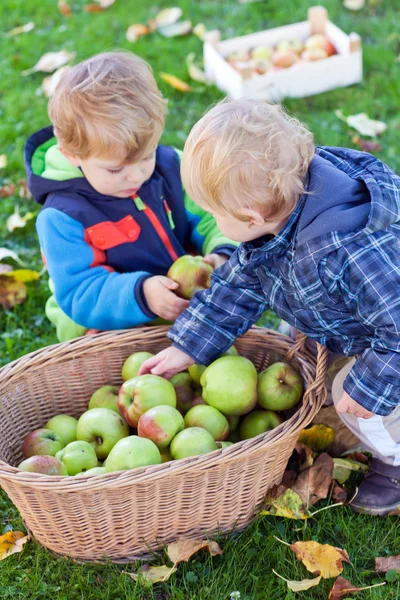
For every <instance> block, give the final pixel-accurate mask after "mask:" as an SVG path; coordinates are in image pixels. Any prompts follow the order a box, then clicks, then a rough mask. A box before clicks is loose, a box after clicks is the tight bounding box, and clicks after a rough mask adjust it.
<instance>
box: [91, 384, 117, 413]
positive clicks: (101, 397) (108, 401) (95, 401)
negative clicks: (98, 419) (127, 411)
mask: <svg viewBox="0 0 400 600" xmlns="http://www.w3.org/2000/svg"><path fill="white" fill-rule="evenodd" d="M117 403H118V387H117V386H116V385H103V386H102V387H101V388H99V389H98V390H96V391H95V392H94V394H92V396H91V398H90V400H89V406H88V410H91V409H92V408H109V409H110V410H113V411H115V412H119V411H118V406H117Z"/></svg>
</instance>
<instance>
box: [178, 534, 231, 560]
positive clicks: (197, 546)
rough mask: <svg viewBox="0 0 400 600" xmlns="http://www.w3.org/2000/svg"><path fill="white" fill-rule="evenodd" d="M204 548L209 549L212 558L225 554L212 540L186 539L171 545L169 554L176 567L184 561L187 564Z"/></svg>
mask: <svg viewBox="0 0 400 600" xmlns="http://www.w3.org/2000/svg"><path fill="white" fill-rule="evenodd" d="M202 548H207V549H208V550H209V551H210V554H211V556H216V555H217V554H222V553H223V550H222V549H221V548H220V546H219V545H218V544H217V542H213V541H210V540H187V539H185V538H180V539H179V540H178V541H177V542H174V543H173V544H169V546H168V547H167V553H168V556H169V557H170V559H171V560H172V562H173V563H174V566H175V565H177V564H178V563H180V562H182V561H184V562H187V561H188V560H189V558H190V557H191V556H193V554H194V553H195V552H197V551H198V550H201V549H202Z"/></svg>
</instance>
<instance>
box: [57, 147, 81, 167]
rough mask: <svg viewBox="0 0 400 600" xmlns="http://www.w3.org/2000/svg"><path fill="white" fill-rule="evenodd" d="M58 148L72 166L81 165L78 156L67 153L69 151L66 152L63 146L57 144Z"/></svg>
mask: <svg viewBox="0 0 400 600" xmlns="http://www.w3.org/2000/svg"><path fill="white" fill-rule="evenodd" d="M58 149H59V150H60V152H61V154H63V155H64V156H65V158H68V160H69V162H70V163H71V164H72V165H73V166H74V167H80V166H81V159H80V158H79V156H75V155H74V154H69V152H66V151H65V150H64V148H62V147H61V146H59V147H58Z"/></svg>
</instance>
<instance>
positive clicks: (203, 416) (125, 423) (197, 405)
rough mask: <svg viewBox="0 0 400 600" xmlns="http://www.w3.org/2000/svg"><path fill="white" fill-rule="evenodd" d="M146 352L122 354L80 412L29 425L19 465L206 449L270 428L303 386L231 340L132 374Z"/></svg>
mask: <svg viewBox="0 0 400 600" xmlns="http://www.w3.org/2000/svg"><path fill="white" fill-rule="evenodd" d="M150 356H153V355H152V354H151V353H149V352H135V353H134V354H132V355H131V356H129V357H128V358H127V359H126V361H125V362H124V364H123V367H122V379H123V381H124V383H123V384H122V386H121V387H120V388H119V389H118V387H116V386H113V385H105V386H103V387H101V388H100V389H98V390H96V391H95V392H94V393H93V395H92V396H91V398H90V400H89V404H88V410H87V411H86V412H84V413H83V414H82V415H81V416H80V417H79V419H76V418H74V417H73V416H71V415H66V414H61V415H55V416H54V417H52V418H51V419H50V420H49V421H48V422H47V423H45V424H44V426H43V428H41V429H36V430H34V431H32V432H31V433H30V434H29V435H28V436H27V437H26V438H25V440H24V442H23V445H22V453H23V455H24V457H25V460H24V461H23V462H21V463H20V465H19V466H18V468H19V469H23V470H25V471H30V472H35V473H44V474H46V475H69V476H78V477H79V476H82V475H85V476H87V475H99V474H102V473H110V472H113V471H124V470H128V469H135V468H137V467H143V466H148V465H157V464H160V463H162V462H167V461H170V460H177V459H181V458H187V457H191V456H196V455H199V454H205V453H207V452H212V451H213V450H217V449H218V448H224V447H226V446H229V445H230V444H232V443H234V442H236V441H239V440H245V439H248V438H251V437H254V436H256V435H258V434H260V433H264V432H266V431H268V430H270V429H273V428H274V427H276V426H277V425H279V424H280V423H281V422H282V417H281V416H280V415H279V414H278V413H279V412H280V411H284V410H287V409H290V408H291V407H293V406H294V405H295V404H296V403H297V402H298V401H299V400H300V398H301V396H302V393H303V382H302V378H301V377H300V375H299V374H298V373H297V372H296V371H295V369H293V367H291V366H290V365H288V364H286V363H283V362H277V363H274V364H272V365H270V366H269V367H268V368H267V369H265V370H264V371H262V372H261V373H260V374H257V371H256V368H255V366H254V364H253V363H252V362H251V361H250V360H248V359H247V358H245V357H243V356H239V355H238V353H237V350H236V348H235V347H234V346H232V347H231V348H230V349H229V350H228V351H227V352H225V353H224V354H223V355H221V356H220V357H219V358H218V359H217V360H215V361H214V362H213V363H211V364H210V365H209V366H208V367H205V366H204V365H193V366H191V367H190V368H189V370H188V371H186V372H183V373H178V374H176V375H174V376H173V377H172V378H171V379H170V380H167V379H164V378H162V377H159V376H157V375H140V376H139V375H138V372H139V369H140V367H141V365H142V364H143V362H144V361H145V360H146V359H148V358H149V357H150Z"/></svg>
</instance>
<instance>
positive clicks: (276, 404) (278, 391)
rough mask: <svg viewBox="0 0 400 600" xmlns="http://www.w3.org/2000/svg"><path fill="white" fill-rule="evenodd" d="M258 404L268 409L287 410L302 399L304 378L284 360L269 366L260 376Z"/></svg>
mask: <svg viewBox="0 0 400 600" xmlns="http://www.w3.org/2000/svg"><path fill="white" fill-rule="evenodd" d="M257 392H258V404H259V405H260V406H262V408H266V409H268V410H278V411H279V410H286V409H288V408H292V406H294V405H295V404H297V402H298V401H299V400H300V398H301V395H302V393H303V380H302V378H301V376H300V375H299V374H298V373H297V371H295V369H294V368H293V367H292V366H290V365H288V364H287V363H284V362H277V363H274V364H272V365H270V366H269V367H267V368H266V369H265V370H264V371H263V372H262V373H260V375H259V376H258V386H257Z"/></svg>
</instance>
